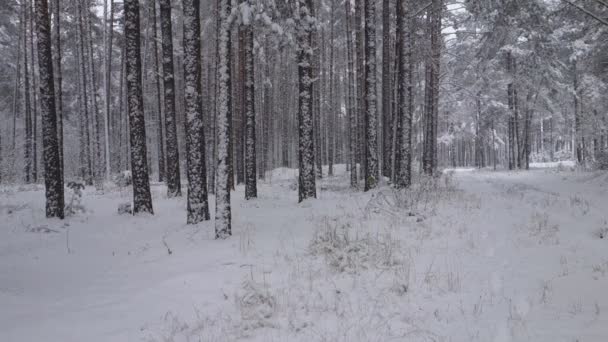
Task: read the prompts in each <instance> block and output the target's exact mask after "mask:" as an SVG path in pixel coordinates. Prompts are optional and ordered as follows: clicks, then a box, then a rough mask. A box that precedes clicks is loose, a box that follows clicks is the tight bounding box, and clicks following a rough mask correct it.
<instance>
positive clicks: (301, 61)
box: [297, 0, 317, 202]
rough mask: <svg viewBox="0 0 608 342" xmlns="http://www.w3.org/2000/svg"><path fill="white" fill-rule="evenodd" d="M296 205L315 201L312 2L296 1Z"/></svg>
mask: <svg viewBox="0 0 608 342" xmlns="http://www.w3.org/2000/svg"><path fill="white" fill-rule="evenodd" d="M298 5H299V8H298V14H299V16H298V17H299V20H300V22H299V25H298V32H297V44H298V51H297V63H298V83H299V88H298V89H299V97H298V136H299V143H298V168H299V170H300V175H299V184H298V202H302V201H304V200H305V199H307V198H316V197H317V192H316V185H315V169H314V165H315V163H314V146H313V139H314V134H313V117H312V83H313V80H312V77H313V75H312V61H313V51H312V20H313V17H312V11H311V9H313V2H312V0H298Z"/></svg>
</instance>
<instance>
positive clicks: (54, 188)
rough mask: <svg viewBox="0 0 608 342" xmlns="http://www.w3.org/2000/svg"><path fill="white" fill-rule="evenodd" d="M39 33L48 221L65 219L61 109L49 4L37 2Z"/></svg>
mask: <svg viewBox="0 0 608 342" xmlns="http://www.w3.org/2000/svg"><path fill="white" fill-rule="evenodd" d="M36 33H37V37H38V63H39V69H38V70H39V72H40V111H41V113H42V132H43V146H44V185H45V188H46V217H58V218H60V219H63V207H64V199H63V175H62V174H61V164H60V163H61V161H60V158H59V144H58V137H57V107H56V106H55V79H54V76H53V57H52V52H51V22H50V18H49V7H48V3H47V0H36Z"/></svg>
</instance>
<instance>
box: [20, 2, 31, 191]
mask: <svg viewBox="0 0 608 342" xmlns="http://www.w3.org/2000/svg"><path fill="white" fill-rule="evenodd" d="M21 10H22V12H23V15H22V18H23V25H22V28H23V97H24V99H23V101H24V107H25V108H24V109H25V115H24V126H25V151H24V160H25V168H24V173H25V183H28V184H29V183H31V182H32V110H31V101H32V100H31V94H30V72H29V62H28V59H29V57H28V50H27V45H28V44H27V35H28V28H27V23H28V9H27V4H26V2H23V3H22V5H21Z"/></svg>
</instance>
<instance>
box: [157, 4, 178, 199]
mask: <svg viewBox="0 0 608 342" xmlns="http://www.w3.org/2000/svg"><path fill="white" fill-rule="evenodd" d="M160 22H161V36H162V54H163V58H162V59H163V89H164V94H163V99H164V105H165V138H166V148H167V197H169V198H172V197H180V196H181V195H182V189H181V187H182V186H181V180H180V166H179V147H178V143H177V123H176V117H175V77H174V74H173V32H172V28H171V1H170V0H160Z"/></svg>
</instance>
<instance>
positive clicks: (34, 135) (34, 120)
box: [29, 0, 39, 183]
mask: <svg viewBox="0 0 608 342" xmlns="http://www.w3.org/2000/svg"><path fill="white" fill-rule="evenodd" d="M29 12H30V17H29V24H30V42H29V44H30V60H31V69H30V72H31V83H30V85H31V89H30V94H31V106H32V117H31V121H30V123H31V126H30V127H31V141H32V150H31V158H32V182H34V183H38V100H39V96H38V91H39V88H38V82H37V78H36V76H37V75H38V73H37V72H36V58H35V57H34V55H35V51H36V49H35V44H34V42H35V40H34V30H35V28H34V0H31V2H29Z"/></svg>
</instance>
